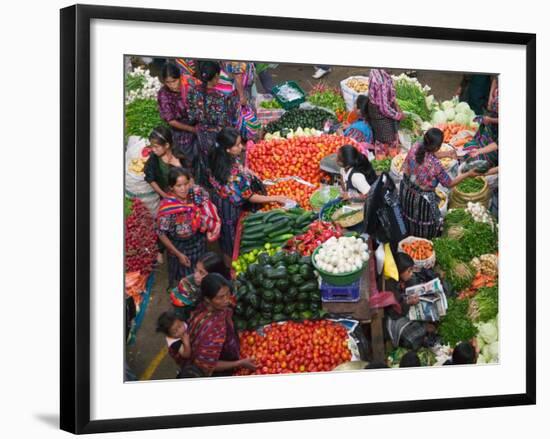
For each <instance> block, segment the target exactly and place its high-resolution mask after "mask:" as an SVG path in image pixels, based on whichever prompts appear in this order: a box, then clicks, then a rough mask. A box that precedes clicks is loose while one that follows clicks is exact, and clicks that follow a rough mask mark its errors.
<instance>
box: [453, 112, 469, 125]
mask: <svg viewBox="0 0 550 439" xmlns="http://www.w3.org/2000/svg"><path fill="white" fill-rule="evenodd" d="M471 120H472V119H471V118H470V117H468V115H466V114H464V113H458V114H457V115H456V117H455V119H454V121H455V122H456V123H458V124H460V125H467V126H469V125H470V122H471Z"/></svg>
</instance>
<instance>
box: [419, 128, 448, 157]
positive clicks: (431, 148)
mask: <svg viewBox="0 0 550 439" xmlns="http://www.w3.org/2000/svg"><path fill="white" fill-rule="evenodd" d="M442 143H443V131H441V130H440V129H439V128H430V129H429V130H428V131H426V133H424V138H423V139H422V144H421V145H420V147H419V148H418V150H417V151H416V163H418V164H419V165H421V164H422V163H424V157H426V153H427V152H432V153H433V152H436V151H438V150H439V148H441V144H442Z"/></svg>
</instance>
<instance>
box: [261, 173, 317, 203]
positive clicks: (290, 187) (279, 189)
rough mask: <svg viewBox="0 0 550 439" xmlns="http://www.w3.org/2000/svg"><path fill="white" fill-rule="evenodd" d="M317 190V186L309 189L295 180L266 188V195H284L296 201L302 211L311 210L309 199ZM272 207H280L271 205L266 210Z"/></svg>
mask: <svg viewBox="0 0 550 439" xmlns="http://www.w3.org/2000/svg"><path fill="white" fill-rule="evenodd" d="M317 189H318V186H315V187H310V186H306V185H305V184H302V183H299V182H297V181H295V180H287V181H281V182H279V183H277V184H274V185H272V186H267V193H268V195H284V196H285V197H288V198H291V199H293V200H294V201H296V202H297V203H298V204H299V205H300V207H302V208H303V209H306V210H311V204H310V203H309V198H310V197H311V195H312V194H313V192H315V191H316V190H317ZM273 207H276V208H278V207H280V206H279V205H278V204H276V203H275V204H273V203H271V205H270V206H269V207H268V208H267V209H266V210H271V209H272V208H273Z"/></svg>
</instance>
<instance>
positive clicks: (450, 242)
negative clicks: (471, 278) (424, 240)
mask: <svg viewBox="0 0 550 439" xmlns="http://www.w3.org/2000/svg"><path fill="white" fill-rule="evenodd" d="M433 244H434V249H435V256H436V258H437V263H438V264H439V265H440V266H441V268H443V270H445V271H447V270H449V269H450V268H451V267H452V266H453V265H455V264H456V263H457V262H469V261H470V260H471V259H472V258H471V257H469V253H468V252H466V251H465V250H464V249H463V248H462V245H461V243H460V241H458V240H456V239H451V238H436V239H434V240H433Z"/></svg>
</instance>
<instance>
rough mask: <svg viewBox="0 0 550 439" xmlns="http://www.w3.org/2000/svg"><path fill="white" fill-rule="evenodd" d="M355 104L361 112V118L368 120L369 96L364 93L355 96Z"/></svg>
mask: <svg viewBox="0 0 550 439" xmlns="http://www.w3.org/2000/svg"><path fill="white" fill-rule="evenodd" d="M355 106H356V108H357V109H358V110H359V112H360V113H361V119H363V120H364V121H365V122H369V120H370V119H369V97H368V96H365V95H359V96H357V100H356V101H355Z"/></svg>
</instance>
